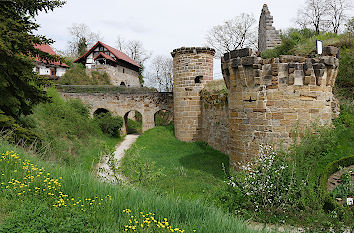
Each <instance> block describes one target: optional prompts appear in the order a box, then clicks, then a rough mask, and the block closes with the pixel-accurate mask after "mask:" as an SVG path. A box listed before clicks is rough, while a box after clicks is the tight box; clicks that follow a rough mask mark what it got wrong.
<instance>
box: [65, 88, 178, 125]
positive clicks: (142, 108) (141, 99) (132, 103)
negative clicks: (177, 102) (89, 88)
mask: <svg viewBox="0 0 354 233" xmlns="http://www.w3.org/2000/svg"><path fill="white" fill-rule="evenodd" d="M60 94H61V96H62V97H64V98H71V99H81V101H82V102H83V103H85V104H87V105H89V106H90V108H91V115H93V113H94V112H95V111H96V110H97V109H99V108H104V109H106V110H108V111H110V112H111V113H112V114H114V115H118V116H121V117H124V116H125V115H126V114H127V113H129V112H131V111H138V112H140V113H141V115H142V118H143V119H142V121H143V125H142V129H143V131H146V130H148V129H151V128H153V127H154V126H155V122H154V115H155V113H156V112H157V111H159V110H168V111H170V112H173V96H172V93H170V92H152V93H135V94H129V93H115V94H110V93H65V92H61V93H60ZM123 128H124V127H123Z"/></svg>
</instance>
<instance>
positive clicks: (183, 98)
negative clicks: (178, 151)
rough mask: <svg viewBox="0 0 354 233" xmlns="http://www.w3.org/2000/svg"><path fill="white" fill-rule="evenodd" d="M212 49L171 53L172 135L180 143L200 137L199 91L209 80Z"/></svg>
mask: <svg viewBox="0 0 354 233" xmlns="http://www.w3.org/2000/svg"><path fill="white" fill-rule="evenodd" d="M214 54H215V50H214V49H210V48H201V47H189V48H185V47H182V48H179V49H175V50H173V52H172V53H171V55H172V57H173V69H174V72H173V76H174V77H173V78H174V86H173V98H174V124H175V135H176V137H177V138H178V139H179V140H182V141H187V142H189V141H196V140H200V138H201V127H202V118H201V114H202V109H201V106H202V104H201V97H200V91H201V90H202V88H203V86H204V84H205V83H206V82H208V81H210V80H212V79H213V57H214Z"/></svg>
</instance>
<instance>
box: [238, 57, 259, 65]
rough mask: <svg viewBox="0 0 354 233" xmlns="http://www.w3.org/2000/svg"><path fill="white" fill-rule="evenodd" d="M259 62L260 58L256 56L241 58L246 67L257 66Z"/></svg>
mask: <svg viewBox="0 0 354 233" xmlns="http://www.w3.org/2000/svg"><path fill="white" fill-rule="evenodd" d="M257 61H258V57H255V56H248V57H242V58H241V64H242V65H244V66H250V65H253V64H256V63H257Z"/></svg>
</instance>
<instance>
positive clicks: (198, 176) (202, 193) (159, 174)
mask: <svg viewBox="0 0 354 233" xmlns="http://www.w3.org/2000/svg"><path fill="white" fill-rule="evenodd" d="M222 164H224V166H225V167H226V168H228V167H229V158H228V156H227V155H225V154H223V153H221V152H219V151H216V150H214V149H212V148H211V147H209V146H208V145H206V144H205V143H200V142H196V143H186V142H182V141H179V140H177V139H176V138H175V137H174V133H173V128H172V126H160V127H155V128H153V129H151V130H148V131H146V132H144V134H143V135H141V136H140V137H139V138H138V140H137V141H136V143H135V145H134V146H133V147H132V148H131V149H129V150H128V151H127V154H126V156H125V157H124V159H123V161H122V166H121V167H122V171H123V174H124V175H125V176H126V177H130V179H131V181H133V182H134V183H135V184H138V185H141V186H144V187H146V188H147V189H153V190H155V191H157V192H159V193H168V194H172V195H174V196H180V197H183V198H185V197H187V198H203V199H205V198H209V197H210V196H211V195H212V194H213V193H215V192H217V191H218V189H219V188H220V187H222V186H223V181H224V180H225V174H224V171H223V170H222ZM140 170H141V172H139V171H140Z"/></svg>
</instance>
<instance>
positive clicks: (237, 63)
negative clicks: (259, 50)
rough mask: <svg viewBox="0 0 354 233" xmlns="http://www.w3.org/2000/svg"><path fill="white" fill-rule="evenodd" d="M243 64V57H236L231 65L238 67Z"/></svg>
mask: <svg viewBox="0 0 354 233" xmlns="http://www.w3.org/2000/svg"><path fill="white" fill-rule="evenodd" d="M240 65H241V58H239V57H238V58H234V59H232V60H231V67H232V68H238V67H239V66H240Z"/></svg>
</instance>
